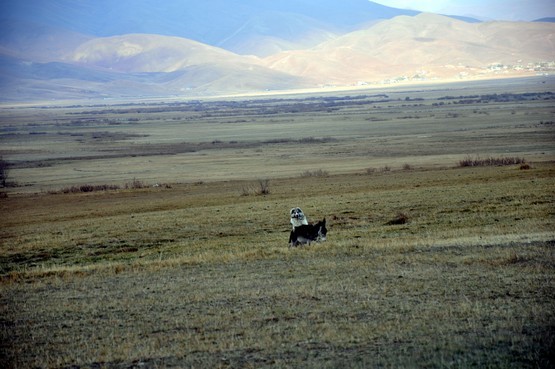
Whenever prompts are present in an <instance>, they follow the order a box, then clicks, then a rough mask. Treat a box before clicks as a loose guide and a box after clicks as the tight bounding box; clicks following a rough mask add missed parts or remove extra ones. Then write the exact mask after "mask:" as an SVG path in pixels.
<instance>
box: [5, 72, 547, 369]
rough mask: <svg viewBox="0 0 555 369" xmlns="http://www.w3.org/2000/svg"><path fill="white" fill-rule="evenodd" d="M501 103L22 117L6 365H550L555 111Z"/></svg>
mask: <svg viewBox="0 0 555 369" xmlns="http://www.w3.org/2000/svg"><path fill="white" fill-rule="evenodd" d="M500 88H501V87H500V86H487V85H483V86H482V85H480V86H477V87H476V89H477V92H471V91H468V90H465V89H459V90H456V89H455V90H453V89H450V90H449V91H447V90H445V89H444V88H443V87H442V88H439V87H438V89H433V88H429V89H427V90H426V91H420V92H417V91H411V92H410V94H408V95H410V97H409V99H408V100H407V99H406V97H408V96H407V93H406V92H405V91H398V90H392V91H388V92H387V98H386V97H384V96H378V95H377V94H373V96H370V95H365V96H359V97H356V96H352V97H350V98H345V97H341V96H339V97H334V98H331V97H325V99H324V98H323V97H318V98H314V99H313V98H312V97H310V98H309V97H306V96H305V97H303V98H300V99H285V100H280V101H275V100H267V99H266V100H260V101H258V100H256V101H255V100H253V101H251V102H245V101H240V100H238V101H236V102H233V101H227V102H221V101H214V102H210V103H207V104H205V105H203V106H199V105H198V104H199V102H196V103H194V104H193V103H191V105H185V104H182V105H179V104H177V105H168V104H167V103H166V104H160V105H156V104H149V105H147V106H142V105H133V106H132V107H129V106H127V105H125V106H99V107H84V106H79V107H68V108H61V107H57V108H40V109H37V108H28V107H26V108H13V109H14V110H10V109H8V108H5V109H3V110H2V113H1V114H3V118H2V127H3V131H2V132H3V134H2V137H1V140H2V141H1V142H2V149H1V150H2V154H3V157H4V158H5V159H6V160H8V161H9V162H10V163H12V165H13V166H12V167H11V168H10V181H11V182H12V183H11V187H9V188H7V189H5V191H6V193H7V197H6V196H4V197H2V198H0V211H1V212H2V214H3V219H2V227H1V228H0V277H1V280H0V322H1V325H0V361H1V362H2V363H4V366H5V367H8V368H30V367H38V368H102V367H107V368H158V367H176V368H198V367H209V368H228V367H229V368H251V367H252V368H265V367H291V368H299V367H303V368H337V367H350V368H367V367H383V368H390V367H391V368H397V367H460V368H467V367H491V368H507V367H509V368H510V367H512V368H523V367H524V368H550V367H553V366H554V365H555V363H554V360H553V357H552V353H553V351H554V350H555V334H554V333H553V332H555V252H554V250H555V249H554V246H555V243H554V242H555V227H554V220H555V210H554V209H555V206H554V204H555V186H554V185H553V178H554V177H555V162H554V161H553V159H554V155H553V154H554V150H553V137H554V131H553V125H552V122H551V119H552V118H551V116H552V114H553V100H551V95H550V94H547V93H545V91H540V89H541V88H543V89H546V87H545V86H544V85H543V84H532V85H526V84H524V83H521V82H519V84H517V85H515V86H512V87H511V88H512V89H513V90H511V91H512V94H511V95H507V96H504V97H503V96H502V95H501V94H500V92H499V89H500ZM505 88H508V87H507V86H505ZM495 91H497V92H495ZM396 94H398V95H396ZM492 94H496V95H492ZM476 95H478V96H479V97H472V96H476ZM450 96H457V97H456V98H453V97H450ZM459 96H465V97H464V98H463V97H459ZM487 96H489V97H488V99H489V100H488V102H484V101H483V100H484V99H485V98H486V97H487ZM416 99H424V100H416ZM477 99H479V100H481V101H478V100H477ZM378 100H379V102H378ZM385 100H390V101H385ZM411 100H414V101H411ZM467 100H472V101H467ZM494 100H495V101H494ZM371 101H376V102H371ZM454 101H457V103H456V104H454V103H453V102H454ZM441 102H443V103H444V104H441ZM178 108H179V109H182V110H179V111H178V110H176V109H178ZM129 109H134V111H130V110H129ZM137 109H139V110H140V109H145V110H144V111H142V112H141V113H138V112H137V111H138V110H137ZM271 109H274V110H273V111H272V110H271ZM122 110H125V111H122ZM92 111H96V112H94V113H93V112H92ZM76 113H77V114H76ZM417 114H419V115H422V116H423V117H422V118H415V116H416V115H417ZM76 116H77V117H80V118H79V119H81V120H79V123H71V120H76V119H77V118H76ZM163 116H167V118H163ZM407 116H411V117H412V118H406V117H407ZM424 116H425V117H424ZM39 117H40V119H41V121H40V123H32V122H33V119H37V120H36V121H38V119H39ZM156 117H159V118H160V120H157V119H158V118H156ZM174 117H175V118H176V120H173V119H174ZM187 117H189V118H187ZM439 117H441V118H439ZM84 119H93V120H94V122H90V124H88V125H87V124H85V123H84V121H83V120H84ZM103 119H107V121H105V122H104V123H102V122H103V121H102V120H103ZM112 119H122V121H121V122H120V121H116V123H117V122H120V123H121V124H116V123H113V122H112V123H111V124H110V123H109V122H110V120H112ZM130 119H132V120H130ZM135 119H139V121H136V120H135ZM99 122H101V123H102V124H105V125H104V126H103V127H99V124H100V123H99ZM122 122H126V123H122ZM33 124H34V125H33ZM71 124H73V126H71ZM207 125H208V126H210V127H212V128H211V129H208V128H207V127H206V126H207ZM185 126H186V127H187V128H190V130H184V131H183V132H187V135H188V136H187V138H186V139H184V138H183V137H181V136H176V132H180V130H182V129H184V128H183V127H185ZM214 127H217V128H214ZM234 127H235V128H234ZM295 127H303V129H302V130H300V131H301V132H302V133H301V134H292V132H295V130H294V128H295ZM288 128H290V129H288ZM235 129H236V132H237V133H234V132H235ZM31 131H32V132H35V133H33V134H30V133H29V132H31ZM99 132H103V133H99ZM234 134H237V135H238V136H233V137H235V138H233V137H232V135H234ZM172 136H173V137H174V138H173V139H172ZM55 139H58V140H59V141H56V140H55ZM469 156H471V157H472V158H473V159H477V158H478V156H479V157H481V158H488V157H490V156H492V157H495V158H500V157H517V158H525V159H526V162H527V163H526V165H522V164H512V165H504V166H476V167H460V166H459V164H460V162H461V161H464V159H465V158H467V157H469ZM474 161H476V162H479V160H474ZM484 161H485V160H484ZM76 169H78V170H76ZM94 170H97V172H94V173H97V175H96V176H93V175H92V174H91V173H93V172H88V171H94ZM133 178H136V182H139V183H140V184H141V186H128V187H129V188H127V189H126V188H124V187H125V186H124V183H126V182H128V183H132V181H133ZM260 178H269V181H268V190H269V194H266V195H259V194H257V191H258V189H259V185H260V183H259V181H258V179H260ZM137 179H139V180H140V181H139V180H137ZM107 183H116V184H118V185H119V186H120V187H121V188H120V189H118V190H110V191H93V192H86V193H82V192H76V193H63V192H64V191H61V190H62V189H63V188H64V187H66V188H67V186H77V187H79V186H81V185H85V184H107ZM154 183H162V185H161V186H156V187H154V186H152V185H153V184H154ZM142 184H148V185H145V186H143V185H142ZM131 187H134V188H131ZM139 187H142V188H139ZM66 192H68V191H66ZM294 206H301V207H302V209H303V210H304V211H305V213H306V214H307V215H308V217H309V220H311V221H316V220H318V219H321V218H323V217H326V220H327V221H328V224H329V234H328V240H327V241H326V242H324V243H320V244H313V245H311V246H310V247H299V248H289V247H288V245H287V239H288V236H289V234H288V232H289V230H290V225H289V220H288V212H289V209H290V208H291V207H294ZM401 218H402V219H404V220H405V221H403V222H397V221H396V220H398V219H401ZM397 223H401V224H397Z"/></svg>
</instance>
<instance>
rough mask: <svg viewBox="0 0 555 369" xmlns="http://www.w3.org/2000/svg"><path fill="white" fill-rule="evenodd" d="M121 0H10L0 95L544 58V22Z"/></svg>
mask: <svg viewBox="0 0 555 369" xmlns="http://www.w3.org/2000/svg"><path fill="white" fill-rule="evenodd" d="M185 2H186V3H188V0H186V1H185ZM132 3H135V2H132V1H130V0H123V1H121V2H118V3H112V2H110V4H111V6H110V7H107V8H105V10H106V9H109V11H107V12H106V14H100V13H99V9H100V8H101V7H100V5H102V4H104V5H106V4H108V3H107V2H106V0H99V1H98V3H92V2H73V1H68V0H67V1H66V0H55V1H51V2H42V1H38V0H21V1H19V2H15V1H14V2H11V4H18V5H13V6H12V8H10V9H9V10H10V12H8V13H4V15H5V14H8V15H9V16H8V17H7V18H6V17H4V18H3V19H0V29H1V30H2V31H3V32H1V33H0V91H1V92H2V94H1V95H0V99H1V100H2V101H20V100H41V99H73V98H104V97H124V98H128V97H137V96H168V95H172V96H174V95H180V96H181V95H189V96H203V95H218V94H232V93H245V92H260V91H267V90H283V89H298V88H310V87H313V88H316V87H319V86H323V85H342V86H345V85H348V86H352V85H355V84H361V83H362V84H366V83H381V82H383V81H398V80H402V79H407V78H409V79H410V78H412V79H417V80H418V79H427V80H430V79H444V78H473V77H477V76H492V75H494V74H495V75H501V74H506V76H513V75H514V73H515V72H518V73H524V72H526V73H529V74H530V73H534V71H531V72H530V71H526V69H529V68H530V66H529V63H531V65H533V66H535V65H538V63H540V62H543V64H542V65H546V64H547V65H549V66H550V68H552V69H553V68H554V66H553V63H551V64H548V63H549V62H553V61H554V60H555V48H554V45H553V38H554V37H555V36H554V35H555V24H554V23H548V22H483V23H482V22H474V21H473V20H470V21H469V22H467V21H464V20H460V19H456V18H454V17H446V16H440V15H435V14H417V13H414V12H412V13H411V12H408V11H406V12H404V11H401V10H398V9H393V8H387V7H382V6H378V5H377V4H375V3H372V2H369V1H361V0H347V1H345V2H343V3H342V4H343V5H344V6H343V7H341V6H339V5H337V3H336V2H324V3H322V4H320V2H319V1H317V0H304V1H300V2H298V3H297V2H294V1H293V0H285V1H283V2H272V1H266V2H257V1H255V0H245V1H242V2H226V1H223V0H210V1H207V2H202V3H198V4H197V3H195V4H193V3H192V2H191V4H190V5H191V6H190V8H187V7H182V6H181V7H180V6H179V2H177V1H173V0H171V1H168V2H165V3H164V5H165V6H164V7H160V6H159V3H158V2H154V1H147V0H140V3H141V4H143V3H144V7H142V8H141V7H137V9H135V8H134V7H133V6H131V4H132ZM293 3H294V4H295V7H292V4H293ZM99 4H100V5H99ZM157 4H158V5H157ZM257 4H258V5H259V6H258V8H257V7H256V5H257ZM334 4H335V5H334ZM33 6H36V7H37V8H36V9H35V8H32V7H33ZM233 6H235V7H236V8H237V9H234V10H233V9H232V8H233ZM125 7H127V8H125ZM343 8H345V9H343ZM30 9H32V11H30ZM123 9H126V11H125V12H124V11H123ZM183 9H187V14H184V13H183ZM290 9H295V12H291V11H290ZM0 10H6V3H2V4H1V5H0ZM25 11H29V13H25ZM41 11H42V12H43V13H44V14H43V15H42V17H38V15H37V14H38V13H40V12H41ZM148 12H152V14H151V15H150V16H148V14H147V13H148ZM205 13H206V14H205ZM403 13H407V14H409V15H399V14H403ZM86 14H88V15H87V16H86ZM117 15H119V16H120V18H121V19H120V20H119V21H116V16H117ZM395 15H397V16H395ZM393 16H395V17H393ZM163 17H166V18H163ZM391 17H393V18H391ZM378 18H380V19H382V20H380V21H379V20H378ZM139 19H142V20H143V21H139ZM161 19H164V22H162V21H161ZM45 20H48V22H46V23H40V21H45ZM210 21H221V22H222V23H221V27H211V28H210V27H207V25H208V24H214V23H210ZM141 31H144V32H148V33H140V32H141ZM118 32H126V33H121V34H119V33H118ZM177 33H180V34H187V35H190V37H188V38H186V37H183V36H178V35H175V34H177ZM199 40H208V41H209V42H201V41H199ZM233 50H239V51H240V52H239V53H237V52H234V51H233ZM249 54H258V55H263V56H264V57H260V56H254V55H250V56H249ZM266 55H267V56H266ZM492 65H497V67H495V68H492ZM499 65H504V66H502V67H499ZM507 65H511V66H512V67H510V68H511V69H507V68H506V66H507ZM498 68H501V69H498Z"/></svg>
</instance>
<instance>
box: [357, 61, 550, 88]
mask: <svg viewBox="0 0 555 369" xmlns="http://www.w3.org/2000/svg"><path fill="white" fill-rule="evenodd" d="M445 67H448V68H452V69H461V68H463V69H466V70H463V71H460V72H459V73H458V74H456V75H454V76H455V78H459V79H467V78H473V77H476V76H486V75H491V74H494V75H502V74H513V73H515V74H517V73H527V74H531V73H535V75H537V76H549V75H552V74H555V61H541V62H535V63H526V64H524V63H522V62H520V61H519V62H517V63H516V64H503V63H493V64H490V65H488V66H487V67H485V68H475V67H464V66H460V65H459V66H454V65H453V66H445ZM469 70H470V71H469ZM440 79H441V78H438V77H436V76H434V74H433V73H432V72H430V71H426V70H422V71H417V72H416V73H415V74H414V75H412V76H405V75H404V76H398V77H393V78H388V79H384V80H381V81H378V82H367V81H358V82H357V83H356V85H357V86H367V85H371V84H383V85H389V84H396V83H403V82H411V81H434V80H440Z"/></svg>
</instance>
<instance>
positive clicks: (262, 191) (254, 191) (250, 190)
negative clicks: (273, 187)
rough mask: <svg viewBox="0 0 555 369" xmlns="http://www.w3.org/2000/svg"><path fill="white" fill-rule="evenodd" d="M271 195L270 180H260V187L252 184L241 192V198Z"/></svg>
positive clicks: (244, 187)
mask: <svg viewBox="0 0 555 369" xmlns="http://www.w3.org/2000/svg"><path fill="white" fill-rule="evenodd" d="M269 194H270V180H269V179H259V180H258V187H257V186H256V185H255V184H250V185H248V186H243V189H242V191H241V196H251V195H269Z"/></svg>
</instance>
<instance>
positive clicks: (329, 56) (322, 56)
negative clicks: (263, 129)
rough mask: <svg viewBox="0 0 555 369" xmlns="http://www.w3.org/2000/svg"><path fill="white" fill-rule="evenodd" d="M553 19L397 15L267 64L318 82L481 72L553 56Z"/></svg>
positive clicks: (274, 58)
mask: <svg viewBox="0 0 555 369" xmlns="http://www.w3.org/2000/svg"><path fill="white" fill-rule="evenodd" d="M554 36H555V26H554V25H553V24H552V23H532V22H485V23H467V22H463V21H460V20H456V19H453V18H449V17H445V16H440V15H435V14H419V15H417V16H415V17H407V16H400V17H396V18H394V19H391V20H387V21H383V22H381V23H379V24H376V25H374V26H372V27H370V28H367V29H364V30H360V31H355V32H352V33H349V34H346V35H344V36H341V37H338V38H336V39H334V40H331V41H328V42H325V43H322V44H320V45H318V46H316V47H314V48H311V49H308V50H297V51H287V52H282V53H279V54H276V55H272V56H270V57H268V58H266V59H265V62H266V65H267V66H268V67H270V68H272V69H275V70H281V71H284V72H287V73H290V74H293V75H297V76H302V77H310V78H311V79H313V80H317V81H319V83H320V84H352V83H356V82H357V81H379V80H382V79H386V78H394V77H399V76H414V75H416V74H420V75H422V76H426V77H427V78H433V77H438V78H445V77H457V76H458V75H460V73H466V74H469V73H470V74H471V73H482V72H483V71H484V69H485V68H487V67H488V66H490V65H492V64H504V65H516V64H520V65H527V64H528V63H535V62H539V61H553V60H555V45H554V44H553V42H552V40H553V37H554Z"/></svg>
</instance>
